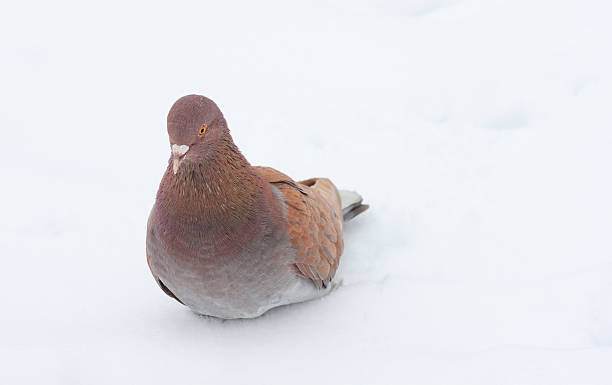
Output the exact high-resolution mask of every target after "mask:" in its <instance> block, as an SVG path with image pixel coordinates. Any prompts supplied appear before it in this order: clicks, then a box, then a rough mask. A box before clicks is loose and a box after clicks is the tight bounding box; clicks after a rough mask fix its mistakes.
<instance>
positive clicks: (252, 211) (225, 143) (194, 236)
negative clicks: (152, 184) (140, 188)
mask: <svg viewBox="0 0 612 385" xmlns="http://www.w3.org/2000/svg"><path fill="white" fill-rule="evenodd" d="M227 135H228V136H229V133H228V134H227ZM265 194H266V191H265V186H264V182H263V180H262V178H261V177H260V176H259V174H258V173H256V171H255V170H254V169H253V167H252V166H251V165H250V164H249V162H248V161H247V160H246V159H245V158H244V156H243V155H242V154H241V153H240V151H239V150H238V148H237V147H236V145H235V144H234V143H233V141H232V140H231V137H230V138H225V140H222V141H220V143H219V144H218V145H217V146H216V148H215V149H211V153H210V154H208V156H207V157H206V159H205V160H202V161H199V160H194V161H192V162H190V163H186V164H182V165H181V169H180V170H179V172H178V173H177V174H176V175H174V173H173V172H172V167H171V165H169V166H168V169H167V170H166V173H165V174H164V177H163V179H162V183H161V185H160V188H159V191H158V194H157V201H156V211H157V218H158V219H159V220H158V222H159V225H160V226H162V227H164V228H166V230H170V228H172V230H173V231H168V232H167V234H170V233H172V234H177V235H179V236H180V237H181V240H180V242H181V243H184V242H186V243H187V244H189V243H191V241H192V242H193V245H192V246H194V247H196V245H197V247H198V248H201V247H202V242H204V243H205V244H207V248H209V249H211V252H215V253H223V252H224V251H228V248H234V247H237V246H235V245H240V244H245V243H246V242H248V240H249V239H248V238H250V237H253V236H254V234H253V230H252V229H253V228H256V226H257V225H258V223H259V222H261V221H264V219H263V217H264V216H265V214H266V207H265V198H264V195H265ZM168 241H170V242H173V241H178V240H168ZM185 246H187V245H185ZM205 247H206V245H205Z"/></svg>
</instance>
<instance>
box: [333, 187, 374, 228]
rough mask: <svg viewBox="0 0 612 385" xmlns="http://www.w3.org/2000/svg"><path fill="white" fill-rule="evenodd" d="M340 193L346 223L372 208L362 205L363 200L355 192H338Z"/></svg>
mask: <svg viewBox="0 0 612 385" xmlns="http://www.w3.org/2000/svg"><path fill="white" fill-rule="evenodd" d="M338 192H339V193H340V200H341V201H342V215H343V216H344V221H345V222H348V221H350V220H351V219H353V218H355V217H356V216H357V215H359V214H361V213H362V212H364V211H366V210H367V209H368V207H370V205H366V204H363V203H362V202H363V198H362V197H361V195H359V194H357V193H356V192H355V191H348V190H338Z"/></svg>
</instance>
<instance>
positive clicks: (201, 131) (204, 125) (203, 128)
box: [200, 124, 206, 136]
mask: <svg viewBox="0 0 612 385" xmlns="http://www.w3.org/2000/svg"><path fill="white" fill-rule="evenodd" d="M205 132H206V124H202V128H200V136H202V135H204V133H205Z"/></svg>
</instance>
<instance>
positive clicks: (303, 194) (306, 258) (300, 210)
mask: <svg viewBox="0 0 612 385" xmlns="http://www.w3.org/2000/svg"><path fill="white" fill-rule="evenodd" d="M255 168H256V169H257V170H258V171H259V173H260V174H261V175H262V177H263V178H264V179H265V180H267V181H268V182H270V183H273V184H274V185H275V186H276V187H277V188H278V189H279V190H280V192H281V193H282V194H283V197H284V199H285V204H286V207H287V222H288V232H289V238H290V240H291V243H292V245H293V246H294V247H295V249H296V250H297V252H296V256H295V262H294V264H293V265H292V268H293V270H294V271H295V273H296V274H297V275H299V276H300V277H303V278H306V279H310V280H311V281H312V282H314V284H315V285H316V286H317V287H319V288H322V287H327V285H328V284H329V282H330V281H331V279H332V278H333V277H334V274H336V270H337V269H338V263H339V262H340V256H341V255H342V250H343V248H344V241H343V238H342V224H343V223H342V206H341V202H340V195H339V194H338V190H337V189H336V186H334V184H333V183H332V182H331V181H330V180H329V179H325V178H313V179H308V180H306V181H302V182H295V181H293V180H292V179H291V178H289V177H288V176H287V175H285V174H283V173H282V172H280V171H277V170H275V169H273V168H269V167H255Z"/></svg>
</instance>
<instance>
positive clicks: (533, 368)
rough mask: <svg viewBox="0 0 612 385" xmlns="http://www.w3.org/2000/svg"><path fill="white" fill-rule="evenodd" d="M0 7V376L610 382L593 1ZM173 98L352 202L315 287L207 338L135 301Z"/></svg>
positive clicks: (154, 297)
mask: <svg viewBox="0 0 612 385" xmlns="http://www.w3.org/2000/svg"><path fill="white" fill-rule="evenodd" d="M2 8H3V10H2V12H0V32H1V33H0V49H1V52H2V60H1V61H0V84H2V87H1V91H0V125H1V126H2V130H1V134H0V138H1V141H2V143H3V151H2V152H0V164H1V166H0V171H1V173H2V188H1V189H0V202H1V203H0V212H1V213H2V218H3V219H2V221H0V255H2V262H3V264H2V266H3V269H2V271H3V278H2V280H1V281H0V303H1V304H2V307H1V308H0V309H1V310H0V341H2V342H1V343H0V361H1V362H2V369H0V382H1V383H5V384H26V383H32V384H38V383H45V384H81V383H86V384H105V383H111V382H112V383H145V382H146V383H149V384H171V383H181V384H196V383H215V381H218V382H220V383H237V384H244V383H255V384H312V383H323V384H326V383H340V384H394V383H396V384H420V385H425V384H445V385H447V384H470V385H474V384H483V385H484V384H486V385H491V384H538V385H541V384H610V383H611V382H612V366H611V365H610V363H611V362H612V242H610V234H611V232H612V203H611V199H610V197H611V196H612V178H610V166H611V165H612V164H611V161H612V155H610V154H611V152H610V148H611V145H612V116H611V114H610V101H611V100H612V75H611V72H610V68H612V50H611V49H610V48H611V47H612V27H611V26H610V22H609V16H610V12H611V11H612V4H611V3H610V2H607V1H603V0H601V1H597V0H590V1H578V0H576V1H571V0H568V1H552V0H549V1H546V0H530V1H526V0H514V1H501V0H488V1H484V0H403V1H387V2H373V1H365V0H354V1H336V2H323V1H310V2H282V1H257V2H232V1H228V2H223V4H221V2H168V3H166V4H161V3H154V2H146V3H132V2H114V1H107V2H100V3H97V4H90V3H89V2H73V3H70V2H65V1H54V2H43V1H29V2H12V3H11V4H4V5H3V6H2ZM189 93H200V94H204V95H206V96H208V97H211V98H212V99H213V100H215V101H216V102H217V104H218V105H219V106H220V107H221V109H222V110H223V111H224V114H225V116H226V118H227V120H228V123H229V126H230V128H231V130H232V133H233V135H234V139H235V141H236V143H237V145H238V146H239V147H240V148H241V150H242V151H243V153H244V154H245V155H246V156H247V158H248V159H249V160H250V161H251V162H252V163H253V164H260V165H268V166H272V167H275V168H278V169H279V170H281V171H283V172H285V173H287V174H289V175H291V176H292V177H294V178H296V179H302V178H308V177H311V176H327V177H329V178H331V179H332V180H333V181H334V182H335V183H336V185H337V186H338V187H340V188H345V189H349V190H355V191H358V192H359V193H360V194H362V195H363V196H364V197H365V200H366V202H367V203H369V204H370V205H371V208H370V210H369V211H368V212H366V213H365V214H363V215H361V216H359V217H358V218H356V219H355V220H354V221H353V222H351V223H348V224H347V226H346V234H345V244H346V248H345V252H344V256H343V259H342V262H341V266H340V270H339V272H338V278H339V279H341V280H342V281H343V285H342V286H341V287H339V288H338V289H337V290H335V291H334V292H333V293H332V294H331V295H329V296H328V297H326V298H323V299H321V300H317V301H312V302H308V303H304V304H299V305H292V306H287V307H283V308H280V309H276V310H273V311H270V312H269V313H267V314H265V315H264V316H263V317H261V318H258V319H256V320H250V321H226V322H222V321H219V320H216V319H209V318H204V317H198V316H196V315H194V314H192V313H191V312H189V311H188V310H187V309H186V308H183V307H182V306H180V305H179V304H178V303H176V302H174V301H172V300H171V299H169V298H168V297H166V296H165V295H164V294H163V293H162V291H161V290H160V289H159V288H158V287H157V285H156V284H155V282H154V280H153V278H152V277H151V275H150V273H149V271H148V268H147V264H146V260H145V255H144V248H145V242H144V241H145V225H146V220H147V215H148V211H149V210H150V208H151V205H152V204H153V199H154V196H155V192H156V189H157V185H158V183H159V180H160V179H161V175H162V172H163V170H164V169H165V167H166V165H167V160H168V158H169V156H170V151H169V148H168V137H167V134H166V132H165V117H166V114H167V112H168V109H169V108H170V106H171V105H172V103H173V102H174V101H175V100H176V99H177V98H178V97H180V96H182V95H185V94H189ZM117 143H129V146H118V145H117Z"/></svg>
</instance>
